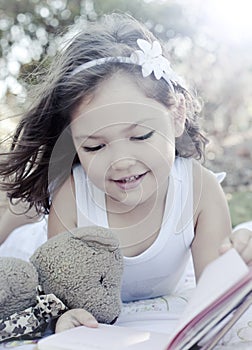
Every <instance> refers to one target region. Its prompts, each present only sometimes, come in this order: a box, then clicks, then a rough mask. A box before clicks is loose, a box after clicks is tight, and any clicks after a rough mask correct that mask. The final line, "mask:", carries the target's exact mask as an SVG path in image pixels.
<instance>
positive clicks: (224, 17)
mask: <svg viewBox="0 0 252 350" xmlns="http://www.w3.org/2000/svg"><path fill="white" fill-rule="evenodd" d="M202 6H203V8H204V10H203V11H204V13H205V15H206V17H207V20H208V21H209V24H210V25H211V26H212V28H214V30H215V31H216V34H217V35H218V36H219V37H223V38H224V39H228V40H230V41H233V42H236V43H243V42H245V41H248V40H251V39H252V21H251V15H252V1H251V0H239V1H238V0H207V1H204V5H202Z"/></svg>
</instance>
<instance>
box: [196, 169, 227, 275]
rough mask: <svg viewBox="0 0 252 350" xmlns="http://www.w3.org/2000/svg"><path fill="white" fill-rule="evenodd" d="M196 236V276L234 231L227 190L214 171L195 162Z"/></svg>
mask: <svg viewBox="0 0 252 350" xmlns="http://www.w3.org/2000/svg"><path fill="white" fill-rule="evenodd" d="M193 177H194V213H195V216H194V223H195V238H194V241H193V243H192V254H193V260H194V267H195V273H196V279H198V278H199V276H200V274H201V272H202V271H203V269H204V268H205V266H206V265H207V264H208V263H209V262H211V261H212V260H214V259H216V258H217V257H218V256H219V255H220V247H221V245H222V243H223V242H224V241H225V239H228V237H229V236H230V234H231V220H230V214H229V209H228V205H227V201H226V198H225V195H224V192H223V190H222V188H221V186H220V184H219V183H218V181H217V180H216V177H215V175H214V174H212V173H211V172H210V171H208V170H207V169H205V168H204V167H202V166H201V165H200V164H198V163H196V162H195V163H194V170H193Z"/></svg>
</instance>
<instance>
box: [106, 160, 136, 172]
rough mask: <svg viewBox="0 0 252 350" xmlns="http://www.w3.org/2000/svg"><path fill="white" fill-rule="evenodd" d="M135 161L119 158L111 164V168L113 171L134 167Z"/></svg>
mask: <svg viewBox="0 0 252 350" xmlns="http://www.w3.org/2000/svg"><path fill="white" fill-rule="evenodd" d="M135 163H136V160H135V159H134V158H129V157H127V158H125V157H124V158H120V159H117V160H115V161H113V162H112V164H111V167H112V169H113V170H124V169H128V168H129V167H131V166H133V165H135Z"/></svg>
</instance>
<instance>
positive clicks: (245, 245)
mask: <svg viewBox="0 0 252 350" xmlns="http://www.w3.org/2000/svg"><path fill="white" fill-rule="evenodd" d="M230 248H235V249H236V250H237V251H238V253H239V254H240V255H241V257H242V258H243V260H244V261H245V262H246V263H247V264H248V265H251V266H252V231H251V230H248V229H246V228H241V229H239V230H237V231H234V232H233V233H232V234H231V235H230V236H229V237H226V238H225V240H224V241H223V242H222V244H221V246H220V248H219V252H220V254H223V253H225V252H226V251H227V250H229V249H230Z"/></svg>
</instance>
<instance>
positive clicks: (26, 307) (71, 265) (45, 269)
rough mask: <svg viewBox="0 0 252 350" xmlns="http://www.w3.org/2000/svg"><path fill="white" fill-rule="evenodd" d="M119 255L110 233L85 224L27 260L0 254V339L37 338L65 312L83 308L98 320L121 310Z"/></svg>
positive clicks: (111, 317)
mask: <svg viewBox="0 0 252 350" xmlns="http://www.w3.org/2000/svg"><path fill="white" fill-rule="evenodd" d="M122 273H123V257H122V253H121V251H120V249H119V242H118V240H117V238H116V237H115V235H114V234H113V232H112V231H111V230H110V229H108V228H104V227H100V226H89V227H82V228H77V229H73V230H71V231H67V232H64V233H61V234H59V235H57V236H55V237H53V238H51V239H49V240H48V241H47V242H45V243H44V244H42V245H41V246H40V247H39V248H38V249H37V250H36V251H35V252H34V254H33V255H32V256H31V258H30V261H29V262H28V261H24V260H21V259H19V258H13V257H9V258H8V257H1V258H0V341H6V340H8V339H10V338H20V337H21V336H24V335H26V336H27V337H30V338H31V337H36V336H41V334H42V333H43V332H44V330H45V326H46V325H47V324H48V322H49V321H50V320H52V319H53V318H57V317H59V316H60V315H61V314H62V313H64V312H65V311H66V310H69V309H73V308H84V309H86V310H87V311H89V312H90V313H92V314H93V315H94V317H95V318H96V319H97V321H98V322H101V323H107V324H111V323H113V322H114V321H115V320H116V319H117V317H118V316H119V314H120V311H121V298H120V287H121V278H122Z"/></svg>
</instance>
